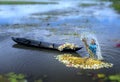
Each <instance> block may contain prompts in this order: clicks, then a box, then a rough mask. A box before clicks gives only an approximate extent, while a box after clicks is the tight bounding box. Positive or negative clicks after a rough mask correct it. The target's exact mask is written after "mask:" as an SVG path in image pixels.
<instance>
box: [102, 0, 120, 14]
mask: <svg viewBox="0 0 120 82" xmlns="http://www.w3.org/2000/svg"><path fill="white" fill-rule="evenodd" d="M102 1H110V2H112V5H111V7H113V8H114V9H115V10H116V11H117V12H118V13H120V0H102Z"/></svg>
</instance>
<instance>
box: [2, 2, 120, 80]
mask: <svg viewBox="0 0 120 82" xmlns="http://www.w3.org/2000/svg"><path fill="white" fill-rule="evenodd" d="M56 2H59V4H49V5H0V65H1V67H0V73H7V72H11V71H13V72H17V73H25V74H27V75H28V76H31V75H32V77H33V78H39V77H40V76H42V75H47V76H48V77H47V78H46V80H45V82H68V81H69V82H73V81H74V82H79V81H88V80H89V81H90V80H91V81H92V79H90V78H89V77H87V76H84V75H83V76H82V77H81V76H77V75H76V74H77V72H84V73H87V72H94V73H106V74H116V73H120V70H119V69H120V63H119V60H120V59H119V57H120V55H119V54H120V48H117V47H115V45H116V44H117V43H120V35H119V33H120V24H119V22H120V15H119V14H117V13H116V11H115V10H113V9H112V8H110V7H109V5H110V4H111V3H110V2H101V1H88V0H86V1H72V0H71V1H69V2H68V1H64V0H61V1H56ZM81 4H92V5H90V6H83V5H81ZM82 32H89V33H94V34H95V35H96V36H97V39H98V42H99V43H100V46H101V49H102V55H103V57H104V59H105V61H107V62H110V63H113V64H114V66H113V68H110V69H101V70H81V69H74V68H67V67H65V66H64V65H63V64H62V63H60V62H59V61H57V60H55V58H54V56H56V55H59V54H63V53H61V52H58V51H51V50H45V49H37V48H29V47H25V46H21V45H17V44H16V43H15V42H13V41H12V40H11V38H10V37H11V36H18V37H26V38H30V39H35V40H42V41H47V42H54V43H64V42H72V43H75V44H78V45H82V46H83V43H82V42H81V41H80V38H79V37H78V35H80V34H81V33H82ZM72 54H74V55H80V56H85V54H86V51H85V48H83V49H82V50H80V51H78V52H77V53H72ZM86 78H88V79H86ZM31 82H32V81H31Z"/></svg>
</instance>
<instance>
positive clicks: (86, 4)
mask: <svg viewBox="0 0 120 82" xmlns="http://www.w3.org/2000/svg"><path fill="white" fill-rule="evenodd" d="M96 5H97V4H95V3H93V4H89V3H83V4H80V5H79V6H80V7H90V6H96Z"/></svg>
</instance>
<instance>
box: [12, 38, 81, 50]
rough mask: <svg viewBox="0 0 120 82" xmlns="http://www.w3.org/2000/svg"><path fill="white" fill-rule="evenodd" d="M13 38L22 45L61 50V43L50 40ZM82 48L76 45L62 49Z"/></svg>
mask: <svg viewBox="0 0 120 82" xmlns="http://www.w3.org/2000/svg"><path fill="white" fill-rule="evenodd" d="M12 40H13V41H15V42H16V43H18V44H21V45H26V46H31V47H38V48H45V49H54V50H59V49H58V47H59V46H60V45H61V44H55V43H48V42H42V41H36V40H31V39H26V38H17V37H12ZM80 49H82V47H76V48H74V49H68V48H64V49H63V50H62V51H78V50H80Z"/></svg>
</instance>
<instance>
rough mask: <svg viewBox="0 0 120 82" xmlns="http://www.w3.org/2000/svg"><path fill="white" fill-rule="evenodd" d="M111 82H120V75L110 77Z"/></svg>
mask: <svg viewBox="0 0 120 82" xmlns="http://www.w3.org/2000/svg"><path fill="white" fill-rule="evenodd" d="M109 79H110V80H117V81H118V82H120V75H111V76H109Z"/></svg>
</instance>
